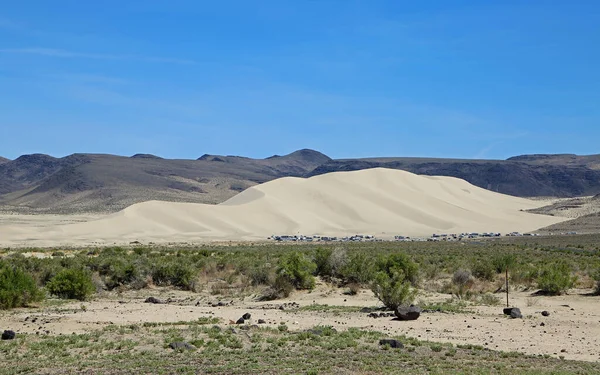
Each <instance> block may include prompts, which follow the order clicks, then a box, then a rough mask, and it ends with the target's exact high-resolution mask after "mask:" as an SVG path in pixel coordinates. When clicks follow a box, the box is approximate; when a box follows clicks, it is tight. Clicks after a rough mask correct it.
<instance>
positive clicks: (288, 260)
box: [277, 252, 317, 289]
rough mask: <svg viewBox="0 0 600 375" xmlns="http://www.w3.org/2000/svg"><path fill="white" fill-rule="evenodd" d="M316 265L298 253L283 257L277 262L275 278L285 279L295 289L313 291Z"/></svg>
mask: <svg viewBox="0 0 600 375" xmlns="http://www.w3.org/2000/svg"><path fill="white" fill-rule="evenodd" d="M316 268H317V265H316V264H315V263H313V262H311V261H310V260H309V259H307V258H306V257H305V256H304V255H303V254H301V253H299V252H293V253H290V254H287V255H285V256H284V257H282V258H281V259H280V260H279V265H278V267H277V277H278V278H279V277H285V278H287V279H288V281H289V282H290V283H291V284H292V285H293V286H294V287H295V288H296V289H313V288H314V287H315V278H314V276H313V273H314V272H315V270H316Z"/></svg>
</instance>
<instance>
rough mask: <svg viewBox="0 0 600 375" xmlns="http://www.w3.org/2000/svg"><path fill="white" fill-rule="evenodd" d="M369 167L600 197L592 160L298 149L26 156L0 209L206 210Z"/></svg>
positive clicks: (596, 158) (6, 182)
mask: <svg viewBox="0 0 600 375" xmlns="http://www.w3.org/2000/svg"><path fill="white" fill-rule="evenodd" d="M376 167H383V168H392V169H402V170H406V171H409V172H413V173H417V174H424V175H441V176H451V177H457V178H461V179H464V180H467V181H469V182H470V183H472V184H474V185H477V186H480V187H483V188H485V189H489V190H493V191H496V192H500V193H504V194H510V195H515V196H524V197H534V196H559V197H573V196H583V195H586V196H587V195H596V194H600V155H588V156H578V155H571V154H561V155H522V156H516V157H512V158H509V159H508V160H468V159H439V158H409V157H402V158H390V157H386V158H365V159H338V160H333V159H331V158H329V157H328V156H326V155H324V154H322V153H320V152H317V151H314V150H309V149H303V150H298V151H295V152H292V153H290V154H288V155H283V156H279V155H274V156H271V157H269V158H266V159H252V158H246V157H240V156H222V155H207V154H205V155H203V156H201V157H200V158H198V159H197V160H183V159H163V158H160V157H158V156H155V155H150V154H136V155H133V156H131V157H125V156H115V155H106V154H73V155H70V156H67V157H63V158H54V157H52V156H48V155H43V154H33V155H23V156H21V157H19V158H17V159H15V160H12V161H11V160H8V161H5V162H0V209H2V210H5V211H13V212H33V213H38V212H47V213H73V212H113V211H117V210H119V209H122V208H125V207H127V206H129V205H131V204H133V203H138V202H142V201H147V200H167V201H181V202H196V203H213V204H214V203H220V202H223V201H225V200H226V199H228V198H230V197H232V196H233V195H235V194H237V193H238V192H240V191H242V190H244V189H246V188H248V187H250V186H252V185H255V184H259V183H263V182H266V181H270V180H273V179H276V178H280V177H310V176H316V175H320V174H324V173H330V172H337V171H354V170H361V169H367V168H376Z"/></svg>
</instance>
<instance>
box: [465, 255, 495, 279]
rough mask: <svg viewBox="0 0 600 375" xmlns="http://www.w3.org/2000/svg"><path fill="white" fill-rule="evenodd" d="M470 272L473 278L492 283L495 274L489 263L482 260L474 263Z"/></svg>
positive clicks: (492, 266)
mask: <svg viewBox="0 0 600 375" xmlns="http://www.w3.org/2000/svg"><path fill="white" fill-rule="evenodd" d="M471 271H472V273H473V276H474V277H476V278H478V279H480V280H486V281H494V278H495V277H496V273H497V269H496V268H495V267H494V265H493V264H492V263H491V262H486V261H483V260H479V261H477V262H474V263H473V265H472V267H471Z"/></svg>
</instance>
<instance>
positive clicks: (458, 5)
mask: <svg viewBox="0 0 600 375" xmlns="http://www.w3.org/2000/svg"><path fill="white" fill-rule="evenodd" d="M598 46H600V2H598V1H595V0H590V1H551V0H546V1H535V0H532V1H475V0H473V1H460V0H457V1H449V0H439V1H401V0H395V1H392V0H391V1H377V0H371V1H353V0H339V1H327V0H319V1H316V0H312V1H311V0H294V1H286V0H272V1H260V0H257V1H218V2H217V1H183V0H169V1H151V0H146V1H134V0H127V1H113V0H103V1H75V0H73V1H60V0H57V1H46V0H43V1H27V0H21V1H13V2H5V3H3V4H2V7H1V9H0V156H4V157H8V158H16V157H17V156H19V155H21V154H26V153H36V152H39V153H47V154H51V155H54V156H65V155H69V154H71V153H75V152H95V153H112V154H119V155H132V154H134V153H153V154H157V155H160V156H163V157H169V158H197V157H199V156H200V155H202V154H204V153H211V154H235V155H245V156H251V157H267V156H270V155H273V154H285V153H288V152H291V151H294V150H296V149H300V148H313V149H317V150H319V151H322V152H324V153H326V154H328V155H330V156H332V157H366V156H431V157H462V158H506V157H509V156H512V155H518V154H526V153H577V154H593V153H600V149H599V147H598V145H599V140H600V89H599V88H600V68H599V67H600V48H599V47H598Z"/></svg>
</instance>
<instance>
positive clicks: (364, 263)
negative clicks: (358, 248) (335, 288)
mask: <svg viewBox="0 0 600 375" xmlns="http://www.w3.org/2000/svg"><path fill="white" fill-rule="evenodd" d="M374 275H375V264H374V262H373V258H372V257H370V256H368V255H367V254H365V253H363V252H356V253H354V254H352V256H351V257H350V258H349V260H348V262H346V265H345V266H344V267H343V268H342V269H341V276H342V278H343V279H344V283H346V284H351V283H354V284H359V285H369V283H370V282H371V281H372V280H373V276H374Z"/></svg>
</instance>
